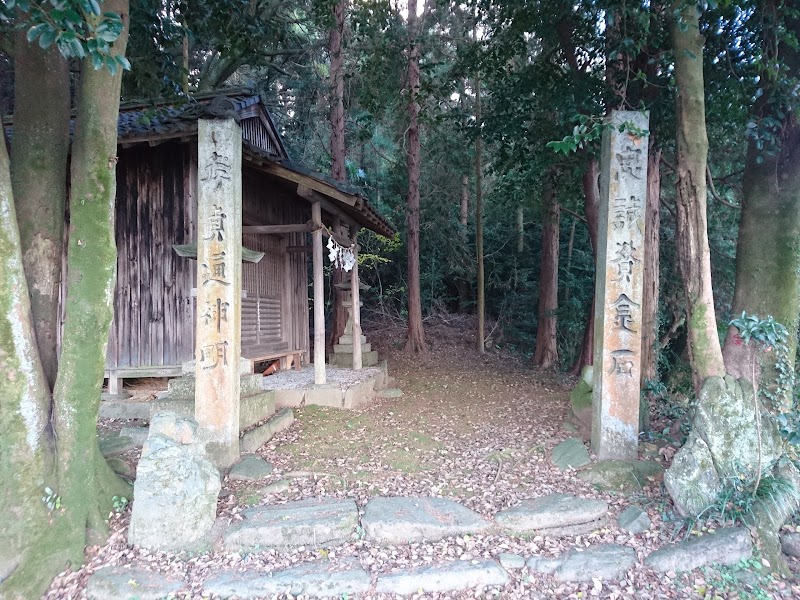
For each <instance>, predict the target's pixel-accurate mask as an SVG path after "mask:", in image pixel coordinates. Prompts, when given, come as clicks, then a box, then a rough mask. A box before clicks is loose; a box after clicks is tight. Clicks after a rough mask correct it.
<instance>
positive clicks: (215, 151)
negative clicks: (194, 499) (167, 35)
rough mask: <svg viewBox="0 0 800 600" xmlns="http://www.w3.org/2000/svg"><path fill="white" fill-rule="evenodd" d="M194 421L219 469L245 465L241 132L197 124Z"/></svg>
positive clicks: (216, 123) (219, 124)
mask: <svg viewBox="0 0 800 600" xmlns="http://www.w3.org/2000/svg"><path fill="white" fill-rule="evenodd" d="M197 154H198V156H197V178H198V185H197V329H196V332H197V334H196V337H195V377H196V386H195V418H196V419H197V422H198V423H199V424H200V426H201V427H202V428H203V430H204V433H205V435H206V437H207V440H208V451H209V454H210V455H211V456H212V458H213V460H214V462H215V463H216V464H217V466H219V467H222V468H225V467H228V466H230V465H232V464H233V463H235V462H236V461H237V460H239V396H240V374H239V359H240V357H241V351H242V349H241V313H242V311H241V307H242V130H241V128H240V127H239V125H238V124H237V123H236V121H234V120H233V119H225V120H205V119H201V120H200V121H199V124H198V152H197Z"/></svg>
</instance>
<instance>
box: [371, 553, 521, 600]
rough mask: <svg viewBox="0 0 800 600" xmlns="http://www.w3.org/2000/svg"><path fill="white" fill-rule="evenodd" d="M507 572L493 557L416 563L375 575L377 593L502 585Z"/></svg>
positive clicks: (413, 592)
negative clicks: (415, 566) (395, 570)
mask: <svg viewBox="0 0 800 600" xmlns="http://www.w3.org/2000/svg"><path fill="white" fill-rule="evenodd" d="M508 581H509V577H508V573H506V571H505V570H504V569H503V568H502V567H501V566H500V565H499V564H497V563H496V562H495V561H493V560H474V561H466V560H457V561H451V562H446V563H439V564H435V565H430V566H425V567H417V568H414V569H409V570H406V571H399V572H397V573H391V574H389V575H381V576H379V577H378V582H377V585H376V591H377V592H378V593H379V594H398V595H400V596H410V595H412V594H416V593H417V592H419V591H423V592H454V591H459V590H467V589H471V588H477V587H484V586H504V585H506V584H507V583H508Z"/></svg>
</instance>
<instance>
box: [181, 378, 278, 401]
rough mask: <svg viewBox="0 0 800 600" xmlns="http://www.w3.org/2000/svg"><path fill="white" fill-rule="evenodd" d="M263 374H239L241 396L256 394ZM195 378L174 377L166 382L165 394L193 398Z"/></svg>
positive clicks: (260, 385)
mask: <svg viewBox="0 0 800 600" xmlns="http://www.w3.org/2000/svg"><path fill="white" fill-rule="evenodd" d="M263 380H264V376H263V375H262V374H261V373H248V374H247V375H242V376H241V390H242V397H244V396H250V395H253V394H258V393H260V392H261V390H262V389H263V387H262V382H263ZM194 392H195V379H194V375H184V376H183V377H175V378H173V379H170V380H169V383H167V395H168V396H169V397H170V398H174V399H181V400H186V399H191V400H194Z"/></svg>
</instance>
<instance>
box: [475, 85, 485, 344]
mask: <svg viewBox="0 0 800 600" xmlns="http://www.w3.org/2000/svg"><path fill="white" fill-rule="evenodd" d="M481 118H482V115H481V80H480V77H476V78H475V121H476V122H477V123H478V126H479V127H480V123H481ZM475 255H476V256H475V260H476V264H477V269H476V270H477V274H476V280H477V281H476V284H477V288H478V298H477V301H478V307H477V308H478V330H477V331H476V333H475V341H476V345H477V350H478V352H479V353H480V354H483V353H484V352H486V288H485V282H484V267H483V139H482V138H481V134H480V131H478V137H477V138H476V139H475Z"/></svg>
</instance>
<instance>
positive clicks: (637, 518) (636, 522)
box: [617, 506, 653, 535]
mask: <svg viewBox="0 0 800 600" xmlns="http://www.w3.org/2000/svg"><path fill="white" fill-rule="evenodd" d="M617 524H618V525H619V528H620V529H622V530H623V531H627V532H628V533H632V534H634V535H636V534H637V533H642V532H643V531H647V530H648V529H650V527H652V526H653V523H652V522H651V521H650V517H648V516H647V513H646V512H644V511H643V510H642V509H641V508H639V507H638V506H629V507H628V508H626V509H625V510H623V511H622V512H621V513H620V515H619V517H618V518H617Z"/></svg>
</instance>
